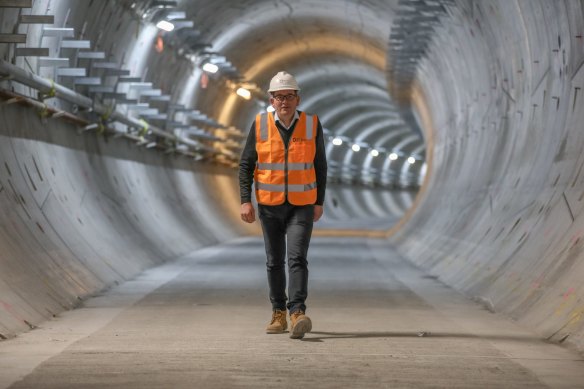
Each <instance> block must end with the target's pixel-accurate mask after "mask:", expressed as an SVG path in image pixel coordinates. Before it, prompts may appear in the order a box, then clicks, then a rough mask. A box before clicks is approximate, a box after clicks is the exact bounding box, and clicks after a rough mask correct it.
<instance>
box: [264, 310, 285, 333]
mask: <svg viewBox="0 0 584 389" xmlns="http://www.w3.org/2000/svg"><path fill="white" fill-rule="evenodd" d="M287 328H288V321H287V320H286V311H280V310H278V309H275V310H274V312H273V313H272V321H271V322H270V324H268V326H267V327H266V333H268V334H281V333H283V332H284V331H286V329H287Z"/></svg>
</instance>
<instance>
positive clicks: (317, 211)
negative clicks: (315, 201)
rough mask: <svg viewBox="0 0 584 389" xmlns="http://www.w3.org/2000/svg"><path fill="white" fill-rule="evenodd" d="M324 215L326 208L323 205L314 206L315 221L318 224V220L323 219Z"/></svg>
mask: <svg viewBox="0 0 584 389" xmlns="http://www.w3.org/2000/svg"><path fill="white" fill-rule="evenodd" d="M323 213H324V207H323V206H322V205H315V206H314V221H315V222H317V221H318V219H320V218H321V216H322V214H323Z"/></svg>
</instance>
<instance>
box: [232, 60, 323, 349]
mask: <svg viewBox="0 0 584 389" xmlns="http://www.w3.org/2000/svg"><path fill="white" fill-rule="evenodd" d="M299 91H300V88H299V87H298V83H297V82H296V79H295V78H294V77H293V76H292V75H291V74H289V73H287V72H279V73H278V74H276V75H275V76H274V77H273V78H272V80H271V82H270V88H269V89H268V92H269V93H270V103H271V104H272V107H274V110H275V111H274V112H273V113H263V114H258V115H257V116H256V119H255V121H254V123H253V124H252V126H251V129H250V131H249V135H248V137H247V142H246V145H245V148H244V149H243V152H242V154H241V160H240V164H239V187H240V192H241V219H242V220H243V221H245V222H247V223H253V222H254V221H255V219H256V216H255V210H254V207H253V205H252V203H251V185H252V178H253V182H254V185H255V192H256V199H257V202H258V214H259V219H260V222H261V226H262V231H263V235H264V243H265V248H266V256H267V263H266V265H267V270H268V285H269V289H270V301H271V303H272V310H273V312H272V320H271V321H270V324H269V325H268V326H267V328H266V332H267V333H268V334H279V333H283V332H284V331H286V330H287V328H288V322H287V318H286V309H288V311H289V312H290V321H291V325H292V327H291V329H290V337H291V338H293V339H301V338H303V337H304V334H305V333H307V332H310V331H311V329H312V322H311V320H310V318H309V317H308V316H306V314H305V313H306V305H305V300H306V297H307V295H308V262H307V253H308V246H309V244H310V237H311V235H312V225H313V222H316V221H318V220H319V219H320V217H321V216H322V214H323V202H324V194H325V189H326V175H327V163H326V153H325V147H324V136H323V131H322V126H321V124H320V121H319V120H318V117H317V116H316V115H308V114H306V113H305V112H302V111H297V110H296V108H297V107H298V105H299V104H300V96H299V95H298V92H299ZM286 254H288V273H289V280H288V299H287V296H286V268H285V264H286V263H285V258H286ZM286 300H288V301H287V302H286Z"/></svg>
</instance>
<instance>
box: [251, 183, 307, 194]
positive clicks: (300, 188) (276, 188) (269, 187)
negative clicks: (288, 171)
mask: <svg viewBox="0 0 584 389" xmlns="http://www.w3.org/2000/svg"><path fill="white" fill-rule="evenodd" d="M255 185H256V189H261V190H266V191H268V192H283V191H284V190H285V185H274V184H263V183H261V182H257V181H256V182H255ZM315 188H316V182H313V183H312V184H308V185H288V192H306V191H308V190H311V189H315Z"/></svg>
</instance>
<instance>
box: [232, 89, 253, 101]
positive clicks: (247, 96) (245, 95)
mask: <svg viewBox="0 0 584 389" xmlns="http://www.w3.org/2000/svg"><path fill="white" fill-rule="evenodd" d="M235 93H237V94H238V95H239V96H241V97H243V98H244V99H246V100H249V99H251V92H250V91H248V90H247V89H245V88H239V89H238V90H237V91H236V92H235Z"/></svg>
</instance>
